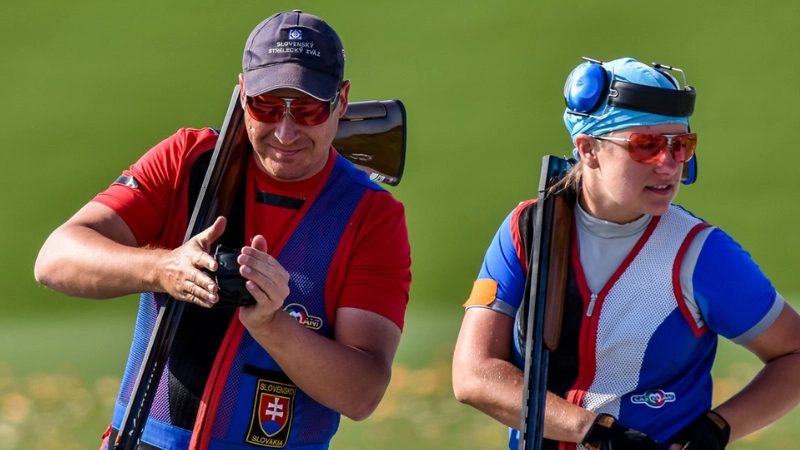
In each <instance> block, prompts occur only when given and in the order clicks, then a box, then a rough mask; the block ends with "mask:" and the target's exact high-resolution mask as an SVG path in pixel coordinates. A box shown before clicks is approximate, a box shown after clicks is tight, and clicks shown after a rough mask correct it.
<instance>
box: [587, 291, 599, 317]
mask: <svg viewBox="0 0 800 450" xmlns="http://www.w3.org/2000/svg"><path fill="white" fill-rule="evenodd" d="M596 301H597V294H592V296H591V297H589V307H588V308H586V317H592V312H593V311H594V302H596Z"/></svg>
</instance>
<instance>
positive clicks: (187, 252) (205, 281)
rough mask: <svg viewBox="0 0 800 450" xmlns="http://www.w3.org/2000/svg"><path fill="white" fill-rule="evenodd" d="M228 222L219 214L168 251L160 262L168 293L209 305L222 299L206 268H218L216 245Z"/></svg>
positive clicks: (163, 280) (161, 275)
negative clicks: (204, 227)
mask: <svg viewBox="0 0 800 450" xmlns="http://www.w3.org/2000/svg"><path fill="white" fill-rule="evenodd" d="M225 224H226V220H225V218H224V217H217V220H216V221H214V224H213V225H211V226H210V227H208V228H206V229H205V230H203V231H202V232H201V233H199V234H197V235H196V236H194V237H192V238H191V239H189V240H188V241H186V242H184V244H183V245H181V246H180V247H178V248H176V249H175V250H172V251H171V252H169V253H165V254H164V256H163V257H162V258H161V260H160V261H159V264H158V282H159V285H160V286H161V287H162V289H163V290H164V291H165V292H167V293H168V294H170V295H171V296H173V297H174V298H176V299H178V300H182V301H185V302H189V303H194V304H197V305H200V306H204V307H206V308H210V307H212V306H213V305H214V303H216V302H217V301H218V300H219V296H218V295H217V290H218V287H217V285H216V284H215V283H214V280H212V279H211V278H210V277H209V276H208V275H206V274H205V273H203V271H202V269H208V270H210V271H211V272H214V271H216V270H217V261H216V260H215V259H214V257H213V256H211V253H212V252H213V249H212V244H213V243H214V242H216V241H217V240H218V239H219V238H220V236H222V232H223V231H225Z"/></svg>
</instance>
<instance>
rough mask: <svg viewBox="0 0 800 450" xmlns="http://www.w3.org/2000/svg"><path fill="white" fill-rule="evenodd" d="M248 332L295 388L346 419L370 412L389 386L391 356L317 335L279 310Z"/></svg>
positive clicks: (366, 414)
mask: <svg viewBox="0 0 800 450" xmlns="http://www.w3.org/2000/svg"><path fill="white" fill-rule="evenodd" d="M250 333H251V335H252V336H253V337H254V338H255V340H256V341H257V342H258V343H259V344H260V345H261V346H262V347H263V348H264V349H265V350H266V351H267V352H269V353H270V355H271V356H272V357H273V358H274V359H275V361H276V362H278V364H279V365H280V366H281V368H282V369H283V371H284V372H285V373H286V375H287V376H289V378H291V379H292V381H293V382H294V383H295V384H297V386H298V387H299V388H300V389H302V390H303V391H305V392H306V393H307V394H308V395H309V396H311V397H312V398H313V399H314V400H316V401H318V402H319V403H321V404H323V405H325V406H327V407H329V408H331V409H333V410H335V411H338V412H339V413H341V414H343V415H345V416H347V417H349V418H350V419H353V420H363V419H366V418H367V417H368V416H369V415H370V414H372V412H373V411H374V410H375V408H376V407H377V406H378V403H380V401H381V399H382V398H383V394H384V393H385V391H386V387H387V386H388V384H389V380H390V378H391V358H389V360H387V359H386V358H385V357H381V356H379V355H373V354H371V353H368V352H365V351H362V350H359V349H356V348H354V347H350V346H347V345H344V344H341V343H339V342H336V341H335V340H332V339H328V338H326V337H324V336H321V335H319V334H317V333H315V332H313V331H311V330H309V329H307V328H305V327H304V326H303V325H301V324H299V323H298V322H297V321H296V320H295V319H294V318H292V317H291V316H289V315H288V314H286V313H284V312H283V311H278V312H276V314H275V318H274V319H273V320H272V321H271V322H270V323H269V326H268V327H264V329H261V330H250ZM398 334H399V330H398ZM393 354H394V352H392V355H393Z"/></svg>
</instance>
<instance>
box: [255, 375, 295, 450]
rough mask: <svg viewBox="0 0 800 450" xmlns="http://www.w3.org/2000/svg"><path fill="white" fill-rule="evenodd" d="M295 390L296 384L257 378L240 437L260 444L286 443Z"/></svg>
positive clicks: (282, 444)
mask: <svg viewBox="0 0 800 450" xmlns="http://www.w3.org/2000/svg"><path fill="white" fill-rule="evenodd" d="M295 394H297V386H294V385H291V384H286V383H277V382H274V381H269V380H262V379H260V380H258V389H256V395H255V398H254V400H253V416H252V417H251V418H250V429H249V430H248V431H247V436H246V437H245V438H244V441H245V442H247V443H248V444H254V445H258V446H261V447H269V448H283V447H286V443H287V442H288V441H289V432H290V431H291V429H292V415H293V411H294V397H295Z"/></svg>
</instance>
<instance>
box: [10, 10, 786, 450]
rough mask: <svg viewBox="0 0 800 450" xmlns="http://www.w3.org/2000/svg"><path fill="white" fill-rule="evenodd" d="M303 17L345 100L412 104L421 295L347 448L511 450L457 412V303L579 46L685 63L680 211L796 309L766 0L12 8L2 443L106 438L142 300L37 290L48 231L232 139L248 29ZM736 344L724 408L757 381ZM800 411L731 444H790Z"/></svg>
mask: <svg viewBox="0 0 800 450" xmlns="http://www.w3.org/2000/svg"><path fill="white" fill-rule="evenodd" d="M294 8H300V9H303V10H305V11H306V12H311V13H314V14H317V15H319V16H321V17H323V18H325V19H326V20H327V21H328V22H329V23H330V24H331V25H333V26H334V27H335V28H336V29H337V30H338V31H339V33H340V35H341V36H342V39H343V41H344V44H345V49H346V52H347V68H346V75H347V77H348V78H350V79H351V80H352V83H353V88H352V91H351V100H353V101H358V100H368V99H387V98H399V99H401V100H402V101H403V102H404V103H405V105H406V108H407V111H408V120H409V143H408V157H407V163H406V171H405V175H404V178H403V181H402V183H401V184H400V186H398V187H396V188H392V189H391V191H392V192H393V193H394V194H395V195H396V196H397V197H398V198H399V199H400V200H402V201H403V202H404V203H405V204H406V208H407V214H408V225H409V229H410V234H411V240H412V252H413V254H412V256H413V272H414V282H413V285H412V291H411V302H410V305H409V311H408V317H407V326H406V330H405V334H404V337H403V341H402V343H401V348H400V352H399V354H398V357H397V364H396V371H395V376H394V377H393V381H392V385H391V386H390V389H389V392H388V394H387V397H386V400H385V401H384V402H383V404H382V405H381V407H380V408H379V410H378V411H377V412H376V413H375V414H374V415H373V417H371V418H370V419H368V420H367V421H366V422H363V423H352V422H349V421H347V420H343V424H342V430H341V432H340V433H339V435H338V436H337V437H336V438H335V440H334V448H337V449H373V448H391V449H406V448H410V447H414V448H420V449H433V448H436V449H456V448H458V449H483V448H503V447H504V440H505V429H504V428H503V427H502V426H500V425H498V424H496V423H493V422H492V421H490V420H489V419H487V418H485V417H483V416H482V415H480V414H478V413H477V412H475V411H473V410H471V409H470V408H469V407H467V406H463V405H460V404H458V403H457V402H456V401H455V400H454V399H453V398H452V393H451V387H450V357H451V355H452V346H453V342H454V340H455V337H456V334H457V332H458V326H459V322H460V317H461V314H462V310H461V307H460V304H461V303H462V302H463V300H464V299H465V298H466V297H467V295H468V294H469V291H470V288H471V284H472V280H473V279H474V277H475V275H476V273H477V269H478V267H479V264H480V262H481V259H482V256H483V252H484V250H485V248H486V246H487V244H488V242H489V240H490V239H491V237H492V235H493V233H494V231H495V229H496V227H497V226H498V225H499V223H500V222H501V221H502V219H503V218H504V217H505V215H506V214H507V212H508V211H509V210H510V209H511V208H513V206H514V205H516V204H517V203H518V202H519V201H521V200H523V199H526V198H529V197H532V196H534V195H535V191H536V186H537V183H538V180H537V178H538V174H539V164H540V161H541V157H542V156H543V155H545V154H556V155H564V154H568V153H569V152H570V151H571V149H572V147H571V145H570V140H569V136H568V134H567V133H566V131H565V129H564V127H563V124H562V119H561V113H562V111H563V99H562V86H563V83H564V80H565V78H566V75H567V74H568V73H569V71H570V70H571V69H572V68H573V67H574V66H575V65H577V64H578V63H579V62H580V57H581V56H583V55H586V56H591V57H594V58H598V59H604V60H610V59H614V58H617V57H622V56H633V57H635V58H637V59H640V60H642V61H645V62H650V61H659V62H662V63H667V64H673V65H675V66H678V67H680V68H683V69H684V70H685V71H686V75H687V78H688V81H689V84H691V85H694V86H695V87H696V88H697V90H698V93H699V95H698V100H697V107H696V109H695V116H694V117H693V119H692V127H693V129H694V130H695V131H697V132H698V133H699V134H700V148H699V151H698V154H699V163H700V181H699V183H698V184H696V185H693V186H690V187H684V188H683V189H682V191H681V192H680V194H679V195H678V198H677V202H678V203H681V204H683V205H685V206H687V207H688V208H689V209H691V210H693V211H694V212H695V213H697V214H698V215H700V216H701V217H703V218H705V219H707V220H708V221H710V222H711V223H713V224H715V225H717V226H719V227H721V228H723V229H725V230H726V231H728V232H729V233H731V234H732V235H733V236H734V237H735V238H736V239H737V240H738V241H739V242H740V243H741V244H742V245H743V246H744V247H745V248H746V249H748V250H749V251H750V252H751V253H752V254H753V256H754V257H755V259H756V261H758V262H759V264H760V265H761V267H762V269H763V270H764V271H765V272H766V273H767V274H768V276H769V277H770V278H771V279H772V280H773V282H774V283H775V285H776V286H777V287H778V289H779V291H780V292H781V293H783V295H784V296H785V297H786V298H788V299H789V300H790V301H792V302H793V303H794V304H795V305H797V304H798V301H800V277H798V276H797V275H796V268H797V264H796V263H795V261H797V257H796V255H797V254H798V250H800V238H798V237H797V236H796V234H795V231H796V228H797V227H796V223H795V220H797V218H798V213H797V208H796V204H797V202H798V194H799V193H800V187H798V184H797V181H798V177H797V175H791V170H794V168H795V167H796V166H797V164H798V162H800V153H798V152H796V151H793V147H792V145H794V144H793V142H794V139H793V138H792V137H791V136H792V133H793V132H792V131H791V130H792V129H794V127H795V126H796V125H795V121H796V120H797V117H798V114H797V113H796V112H795V111H794V105H795V104H796V103H800V89H798V87H797V86H795V85H796V84H797V82H796V76H795V75H796V74H797V71H798V70H800V67H798V64H799V63H798V60H797V58H795V57H794V55H795V54H796V52H797V49H796V47H797V45H798V43H800V27H799V26H798V22H800V5H799V4H798V3H797V2H793V1H789V0H783V1H778V2H751V1H742V0H727V1H722V0H707V1H704V2H696V1H689V0H676V1H672V2H666V3H665V2H658V3H656V2H648V1H631V0H612V1H604V2H600V1H587V0H573V1H569V2H566V1H553V0H541V1H537V2H534V1H522V0H516V1H510V0H496V1H492V2H471V3H465V2H457V1H452V0H442V1H438V2H432V1H418V0H408V1H404V2H391V3H390V2H362V1H349V0H343V1H337V2H321V1H318V2H311V1H296V2H288V1H253V0H246V1H238V2H225V1H218V0H217V1H214V0H198V1H194V2H186V1H170V2H163V1H153V0H143V1H140V2H102V1H99V0H83V1H79V2H59V1H52V0H43V1H33V2H9V1H7V0H6V1H4V2H3V4H2V7H1V8H0V78H1V79H2V83H0V105H1V107H0V123H2V124H3V125H4V126H5V130H6V131H5V133H6V134H5V136H6V137H5V138H4V139H3V144H2V155H3V163H4V164H3V165H4V168H3V171H2V173H3V175H2V177H0V204H2V213H0V231H2V232H0V248H3V249H4V251H5V256H4V257H2V258H0V265H1V266H0V274H2V281H3V285H4V286H5V293H4V295H3V299H2V300H0V450H6V449H23V448H24V449H38V448H61V449H73V448H74V449H90V448H97V445H98V443H99V434H100V433H101V432H102V431H103V429H105V426H106V425H107V422H108V420H109V419H110V412H111V402H113V397H114V396H115V395H116V388H117V386H118V383H119V377H120V376H121V373H122V369H123V365H124V361H125V357H126V355H127V350H128V346H129V343H130V334H131V330H132V327H133V319H134V314H135V308H136V299H135V298H133V297H131V298H124V299H120V300H114V301H104V302H96V301H89V300H83V299H72V298H67V297H65V296H63V295H60V294H57V293H54V292H52V291H48V290H46V289H44V288H42V287H40V286H38V285H37V283H36V282H35V280H34V278H33V273H32V269H33V263H34V260H35V258H36V255H37V252H38V250H39V247H40V246H41V244H42V242H43V241H44V240H45V238H46V237H47V235H48V234H49V233H50V232H51V231H52V230H53V229H54V228H55V227H57V226H58V225H59V224H61V223H62V222H64V221H65V220H66V219H67V218H69V217H70V215H72V214H73V213H74V212H75V211H77V210H78V209H79V208H80V207H81V206H82V205H83V204H84V203H86V202H87V201H88V200H89V199H91V198H92V197H93V196H94V194H96V193H97V192H99V191H101V190H103V189H105V188H106V186H108V184H109V183H111V182H112V181H113V180H114V179H115V178H116V177H117V175H118V174H119V173H120V172H121V171H122V170H123V169H124V168H126V167H128V166H129V165H130V164H132V163H133V162H134V161H135V160H136V159H137V158H138V157H139V156H140V155H141V154H142V153H144V152H145V151H146V150H147V149H149V148H150V147H151V146H153V145H154V144H156V143H157V142H158V141H160V140H162V139H164V138H166V137H167V136H169V135H170V134H171V133H173V132H175V131H176V130H177V129H178V128H180V127H204V126H214V127H219V126H220V125H221V123H222V119H223V115H224V113H225V110H226V108H227V105H228V100H229V99H230V94H231V90H232V88H233V86H234V84H235V83H236V77H237V75H238V73H239V72H240V69H241V53H242V49H243V46H244V41H245V39H246V38H247V36H248V34H249V32H250V30H251V29H252V28H253V27H254V26H255V25H256V24H257V23H258V22H260V21H261V20H262V19H263V18H265V17H267V16H268V15H270V14H272V13H273V12H277V11H281V10H289V9H294ZM757 367H758V365H757V364H756V360H755V359H754V358H752V357H751V356H750V355H749V354H746V353H745V352H743V351H742V350H740V349H738V348H736V347H734V346H733V345H730V344H727V343H723V345H722V347H721V351H720V358H719V363H718V364H717V366H716V367H715V369H714V370H715V375H716V377H717V380H718V381H717V391H716V397H715V398H716V399H717V400H719V399H722V398H725V397H726V396H727V395H730V393H731V392H734V391H735V389H737V388H738V387H740V386H742V385H743V384H744V383H745V382H746V381H747V380H748V379H749V377H750V376H751V375H752V374H753V372H754V371H755V370H757ZM798 420H800V415H798V414H797V413H793V414H791V415H789V416H787V417H786V418H784V419H782V420H781V421H779V422H778V423H776V424H775V425H773V426H771V427H769V428H768V429H766V430H764V431H763V432H761V433H759V434H757V435H755V436H752V437H750V438H749V439H747V440H744V441H742V442H738V443H736V444H734V445H732V446H730V447H729V448H733V449H767V448H779V447H780V448H791V447H792V446H793V444H792V443H795V442H797V439H798V437H800V436H799V434H800V431H799V430H798V428H800V427H797V426H795V424H797V423H798Z"/></svg>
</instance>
